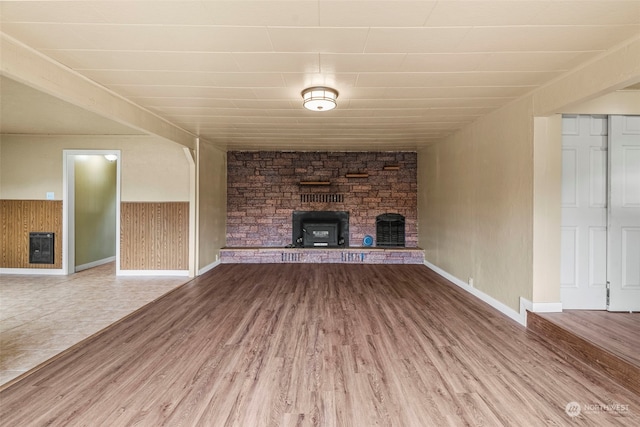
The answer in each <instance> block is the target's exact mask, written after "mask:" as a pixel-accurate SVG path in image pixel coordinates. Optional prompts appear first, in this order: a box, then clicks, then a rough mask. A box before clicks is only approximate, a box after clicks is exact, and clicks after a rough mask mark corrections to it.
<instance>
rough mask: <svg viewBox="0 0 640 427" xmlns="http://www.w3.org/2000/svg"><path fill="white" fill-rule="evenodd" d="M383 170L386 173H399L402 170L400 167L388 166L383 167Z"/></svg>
mask: <svg viewBox="0 0 640 427" xmlns="http://www.w3.org/2000/svg"><path fill="white" fill-rule="evenodd" d="M382 170H385V171H397V170H400V165H387V166H385V167H383V168H382Z"/></svg>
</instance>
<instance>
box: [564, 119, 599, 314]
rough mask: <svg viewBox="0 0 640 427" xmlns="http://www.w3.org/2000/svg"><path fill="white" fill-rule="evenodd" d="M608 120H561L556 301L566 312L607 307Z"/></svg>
mask: <svg viewBox="0 0 640 427" xmlns="http://www.w3.org/2000/svg"><path fill="white" fill-rule="evenodd" d="M607 122H608V121H607V117H606V116H584V115H580V116H577V115H565V116H563V118H562V228H561V233H562V234H561V264H560V266H561V270H560V271H561V277H560V297H561V301H562V306H563V308H565V309H591V310H604V309H606V304H607V297H606V292H607V291H606V284H607V142H608V141H607V138H608V137H607V132H608V124H607Z"/></svg>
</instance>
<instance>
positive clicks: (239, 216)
mask: <svg viewBox="0 0 640 427" xmlns="http://www.w3.org/2000/svg"><path fill="white" fill-rule="evenodd" d="M417 195H418V191H417V154H416V153H415V152H273V151H255V152H249V151H229V152H228V153H227V220H226V227H227V236H226V240H227V247H230V248H286V247H291V246H294V249H296V250H301V249H302V248H304V247H305V246H304V240H303V241H302V242H301V243H298V242H296V240H297V239H298V238H300V237H301V233H300V230H295V231H294V230H293V227H294V224H293V223H294V221H292V216H293V214H294V212H320V211H322V212H328V211H331V212H348V221H347V222H346V223H345V224H344V225H342V226H341V227H342V228H341V229H338V234H339V235H340V236H339V237H338V243H337V244H338V246H337V247H340V248H342V247H343V246H341V245H344V248H347V247H363V246H366V245H364V238H365V237H366V236H376V219H377V217H378V216H379V215H382V214H385V213H389V212H393V213H398V214H400V215H402V216H403V217H404V218H405V221H404V225H405V227H404V228H405V230H404V237H405V238H404V247H405V248H415V247H417V245H418V229H417ZM313 224H314V223H312V227H311V228H306V230H307V231H309V230H311V234H310V236H315V238H316V241H315V242H312V241H311V240H309V241H308V242H307V244H308V246H307V248H308V250H309V251H313V253H314V256H319V253H320V251H318V250H317V248H318V247H322V246H318V245H323V244H326V245H327V247H330V246H333V245H335V244H336V242H335V240H333V237H332V236H333V235H334V234H335V233H334V232H333V231H332V230H334V229H328V228H327V227H325V226H326V223H325V222H322V221H321V222H319V223H317V222H316V223H315V224H316V226H313ZM318 224H319V227H320V228H322V227H325V229H319V228H318ZM314 231H315V233H313V232H314ZM308 237H309V235H308ZM340 237H342V238H343V239H344V244H342V242H341V241H340ZM323 239H325V240H324V241H323ZM330 252H331V251H330Z"/></svg>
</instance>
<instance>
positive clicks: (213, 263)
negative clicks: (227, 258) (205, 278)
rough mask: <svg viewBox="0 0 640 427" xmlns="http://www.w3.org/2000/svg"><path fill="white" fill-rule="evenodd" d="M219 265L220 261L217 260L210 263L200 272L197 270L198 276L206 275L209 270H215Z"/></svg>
mask: <svg viewBox="0 0 640 427" xmlns="http://www.w3.org/2000/svg"><path fill="white" fill-rule="evenodd" d="M220 264H221V261H220V259H218V260H217V261H214V262H212V263H211V264H209V265H207V266H204V267H202V268H201V269H200V270H198V276H200V275H202V274H204V273H206V272H207V271H209V270H213V269H214V268H216V267H217V266H219V265H220Z"/></svg>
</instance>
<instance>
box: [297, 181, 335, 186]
mask: <svg viewBox="0 0 640 427" xmlns="http://www.w3.org/2000/svg"><path fill="white" fill-rule="evenodd" d="M300 185H331V181H300Z"/></svg>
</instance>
